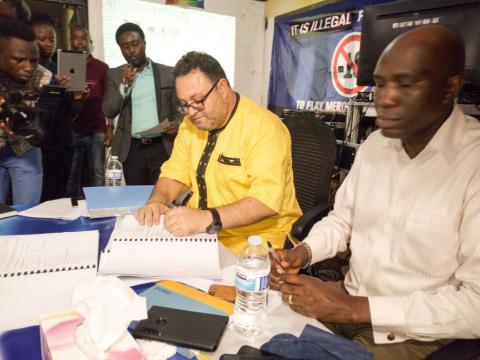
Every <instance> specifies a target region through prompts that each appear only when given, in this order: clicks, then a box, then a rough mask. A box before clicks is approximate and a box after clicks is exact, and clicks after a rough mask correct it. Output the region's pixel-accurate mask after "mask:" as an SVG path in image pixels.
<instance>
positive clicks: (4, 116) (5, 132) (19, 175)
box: [0, 19, 52, 205]
mask: <svg viewBox="0 0 480 360" xmlns="http://www.w3.org/2000/svg"><path fill="white" fill-rule="evenodd" d="M38 59H39V52H38V47H37V44H36V42H35V34H34V32H33V30H32V29H31V28H30V27H28V26H27V25H25V24H23V23H22V22H20V21H17V20H7V19H5V20H2V22H0V202H5V201H6V198H7V195H8V193H9V187H10V183H11V185H12V200H13V204H15V205H16V204H36V203H38V202H39V201H40V196H41V191H42V178H43V170H42V154H41V150H40V148H39V147H38V145H40V144H41V142H42V138H43V130H42V127H41V108H40V103H41V101H39V99H40V94H41V90H42V88H43V86H44V85H47V84H49V83H50V81H51V79H52V74H51V72H50V71H48V70H47V69H45V68H44V67H42V66H40V65H39V64H38Z"/></svg>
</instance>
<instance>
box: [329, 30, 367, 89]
mask: <svg viewBox="0 0 480 360" xmlns="http://www.w3.org/2000/svg"><path fill="white" fill-rule="evenodd" d="M360 39H361V34H360V33H359V32H351V33H348V34H347V35H345V36H344V37H343V38H341V39H340V41H339V42H338V44H337V47H336V48H335V51H334V52H333V57H332V62H331V64H332V65H331V74H332V83H333V86H334V87H335V90H337V92H338V93H339V94H340V95H342V96H345V97H352V96H354V95H355V94H356V93H358V92H359V91H363V90H365V89H366V88H367V86H357V75H358V58H359V54H360Z"/></svg>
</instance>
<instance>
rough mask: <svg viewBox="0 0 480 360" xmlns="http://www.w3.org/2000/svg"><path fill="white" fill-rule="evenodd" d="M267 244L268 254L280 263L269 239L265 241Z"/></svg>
mask: <svg viewBox="0 0 480 360" xmlns="http://www.w3.org/2000/svg"><path fill="white" fill-rule="evenodd" d="M267 245H268V252H269V254H270V257H271V258H272V259H273V260H275V261H276V262H277V263H278V264H280V259H279V258H278V256H277V253H276V252H275V249H274V248H273V246H272V243H271V242H270V241H267Z"/></svg>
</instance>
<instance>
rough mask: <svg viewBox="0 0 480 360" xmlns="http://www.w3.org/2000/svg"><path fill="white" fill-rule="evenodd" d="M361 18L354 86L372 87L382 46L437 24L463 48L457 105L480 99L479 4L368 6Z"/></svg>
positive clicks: (473, 0)
mask: <svg viewBox="0 0 480 360" xmlns="http://www.w3.org/2000/svg"><path fill="white" fill-rule="evenodd" d="M363 15H364V17H363V19H362V39H361V44H360V56H359V60H358V78H357V84H358V85H369V86H374V85H375V82H374V81H373V71H374V70H375V65H376V63H377V60H378V58H379V56H380V54H381V53H382V51H383V50H384V49H385V47H386V46H387V45H388V44H389V43H390V42H391V41H392V40H393V39H394V38H395V37H397V36H398V35H400V34H401V33H403V32H405V31H408V30H410V29H412V28H413V27H416V26H421V25H426V24H440V25H445V26H449V27H452V28H454V29H456V30H457V31H458V32H459V33H460V35H461V36H462V38H463V41H464V42H465V48H466V64H465V86H464V91H463V93H462V94H461V96H460V102H463V103H478V102H479V100H480V40H479V34H480V1H479V0H455V1H452V0H422V1H418V0H408V1H399V2H394V3H388V4H381V5H374V6H368V7H365V9H364V14H363Z"/></svg>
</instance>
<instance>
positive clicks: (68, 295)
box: [0, 231, 99, 332]
mask: <svg viewBox="0 0 480 360" xmlns="http://www.w3.org/2000/svg"><path fill="white" fill-rule="evenodd" d="M98 238H99V234H98V231H79V232H69V233H52V234H36V235H9V236H0V294H1V295H0V319H1V320H0V332H2V331H4V330H7V329H15V328H19V327H24V326H29V325H34V324H38V314H40V313H47V312H55V311H59V310H64V309H69V308H71V305H72V293H73V289H74V288H75V286H76V285H77V284H78V283H79V282H81V281H83V280H85V279H89V278H94V277H95V276H96V272H97V257H98Z"/></svg>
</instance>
